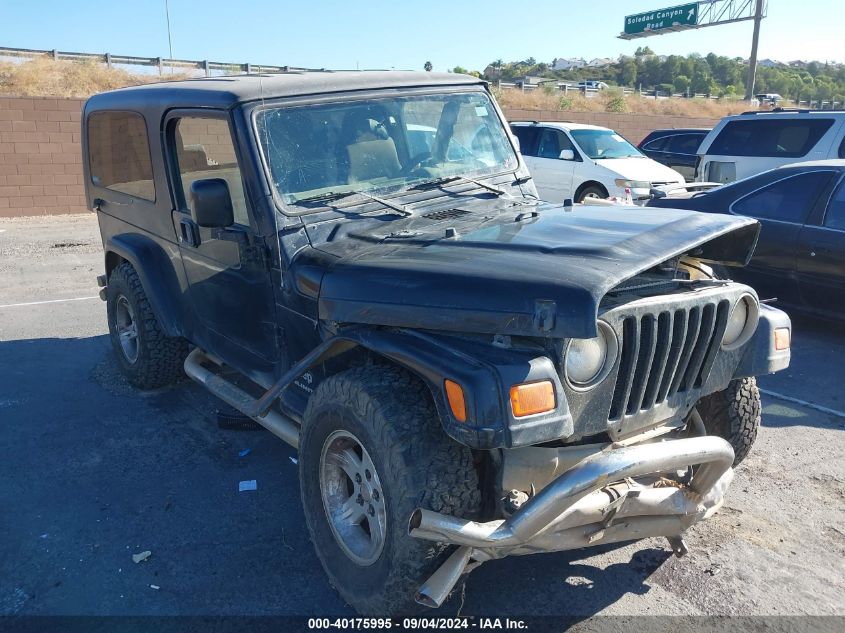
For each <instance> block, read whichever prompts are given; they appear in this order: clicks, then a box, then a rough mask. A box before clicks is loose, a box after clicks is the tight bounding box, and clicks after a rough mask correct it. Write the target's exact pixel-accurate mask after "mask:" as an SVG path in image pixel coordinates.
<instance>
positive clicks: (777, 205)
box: [731, 171, 833, 224]
mask: <svg viewBox="0 0 845 633" xmlns="http://www.w3.org/2000/svg"><path fill="white" fill-rule="evenodd" d="M832 173H833V172H830V171H813V172H809V173H806V174H799V175H798V176H792V177H790V178H785V179H783V180H778V181H777V182H774V183H772V184H771V185H768V186H766V187H763V188H762V189H760V190H758V191H755V192H753V193H750V194H749V195H747V196H745V197H744V198H742V199H741V200H739V202H736V203H734V205H733V207H731V211H733V212H734V213H738V214H740V215H748V216H751V217H752V218H760V219H764V220H778V221H780V222H795V223H797V224H803V223H804V222H805V221H806V219H807V215H808V214H809V213H810V209H812V207H813V205H814V204H815V202H816V200H817V199H818V197H819V193H820V192H821V190H822V189H823V188H824V186H825V185H826V184H827V182H828V180H829V179H830V176H831V174H832Z"/></svg>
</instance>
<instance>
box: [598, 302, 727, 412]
mask: <svg viewBox="0 0 845 633" xmlns="http://www.w3.org/2000/svg"><path fill="white" fill-rule="evenodd" d="M729 312H730V302H729V301H728V300H727V299H723V300H722V301H719V302H718V303H717V302H711V303H705V304H702V305H694V306H689V307H684V308H680V309H677V310H673V311H668V310H667V311H664V312H660V313H658V314H656V315H655V314H644V315H638V316H628V317H626V318H625V319H624V321H623V322H622V351H621V360H620V365H619V374H618V376H617V378H616V387H615V389H614V392H613V400H612V402H611V407H610V419H611V420H618V419H619V418H621V417H622V416H623V415H634V414H636V413H638V412H639V411H642V410H645V409H650V408H651V407H653V406H655V405H657V404H660V403H662V402H664V401H665V400H667V399H668V398H671V397H672V396H674V395H675V394H677V393H683V392H687V391H689V390H691V389H696V388H700V387H701V385H702V383H703V381H704V379H705V378H706V377H707V374H708V373H709V372H710V367H711V365H712V364H713V359H714V358H715V357H716V352H717V351H718V350H719V345H720V343H721V341H722V336H723V335H724V332H725V326H726V325H727V321H728V314H729Z"/></svg>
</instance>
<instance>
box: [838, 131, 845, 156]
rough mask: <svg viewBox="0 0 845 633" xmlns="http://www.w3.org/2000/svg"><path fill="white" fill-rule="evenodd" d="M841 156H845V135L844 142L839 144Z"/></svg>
mask: <svg viewBox="0 0 845 633" xmlns="http://www.w3.org/2000/svg"><path fill="white" fill-rule="evenodd" d="M839 158H845V136H843V137H842V142H841V143H840V144H839Z"/></svg>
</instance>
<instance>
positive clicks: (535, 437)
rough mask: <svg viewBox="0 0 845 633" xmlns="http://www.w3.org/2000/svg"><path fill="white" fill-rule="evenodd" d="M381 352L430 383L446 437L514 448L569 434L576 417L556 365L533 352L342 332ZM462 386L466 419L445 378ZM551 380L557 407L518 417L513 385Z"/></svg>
mask: <svg viewBox="0 0 845 633" xmlns="http://www.w3.org/2000/svg"><path fill="white" fill-rule="evenodd" d="M343 338H345V339H347V340H354V341H355V342H356V343H357V344H358V345H360V346H361V347H364V348H366V349H368V350H370V351H372V352H373V353H375V354H378V355H379V356H382V357H384V358H387V359H389V360H391V361H392V362H394V363H396V364H397V365H400V366H401V367H404V368H406V369H407V370H408V371H410V372H412V373H414V374H415V375H417V376H418V377H420V378H421V379H422V380H423V381H424V382H425V383H426V385H427V386H428V388H429V389H430V391H431V394H432V397H433V399H434V404H435V406H436V408H437V412H438V414H439V416H440V420H441V422H442V424H443V428H444V430H445V431H446V433H447V434H448V435H450V436H451V437H452V438H454V439H455V440H457V441H458V442H460V443H462V444H465V445H467V446H469V447H471V448H475V449H492V448H512V447H515V446H529V445H532V444H537V443H539V442H546V441H551V440H555V439H558V438H561V437H567V436H570V435H572V433H573V420H572V415H571V413H570V411H569V405H568V402H567V399H566V395H565V393H564V391H563V387H562V385H561V383H560V378H559V376H558V373H557V371H556V370H555V366H554V363H553V362H552V361H551V359H549V358H548V357H547V356H545V355H543V354H542V353H538V352H537V351H534V350H526V349H515V348H509V349H503V348H499V347H495V346H493V345H490V344H488V343H485V342H482V341H476V340H470V339H465V338H459V337H454V336H442V335H432V334H427V333H422V332H417V331H413V330H381V329H361V330H356V331H354V332H350V333H347V334H344V335H343ZM447 378H448V379H450V380H453V381H455V382H457V383H458V384H460V385H461V387H462V388H463V390H464V395H465V399H466V404H467V419H466V421H465V422H460V421H459V420H457V419H456V418H455V417H454V415H453V414H452V411H451V409H450V407H449V404H448V401H447V398H446V393H445V388H444V380H446V379H447ZM539 380H550V381H551V382H552V384H553V385H554V389H555V395H556V403H557V406H556V408H555V409H554V410H553V411H550V412H548V413H542V414H537V415H531V416H527V417H524V418H515V417H514V415H513V412H512V410H511V405H510V396H509V394H510V388H511V387H512V386H513V385H516V384H520V383H525V382H534V381H539Z"/></svg>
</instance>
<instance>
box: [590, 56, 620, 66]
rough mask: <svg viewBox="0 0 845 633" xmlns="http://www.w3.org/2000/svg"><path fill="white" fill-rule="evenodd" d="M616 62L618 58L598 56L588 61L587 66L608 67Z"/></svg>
mask: <svg viewBox="0 0 845 633" xmlns="http://www.w3.org/2000/svg"><path fill="white" fill-rule="evenodd" d="M615 63H616V60H615V59H613V58H612V57H596V58H595V59H591V60H590V61H589V62H587V68H607V67H608V66H610V65H612V64H615Z"/></svg>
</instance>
